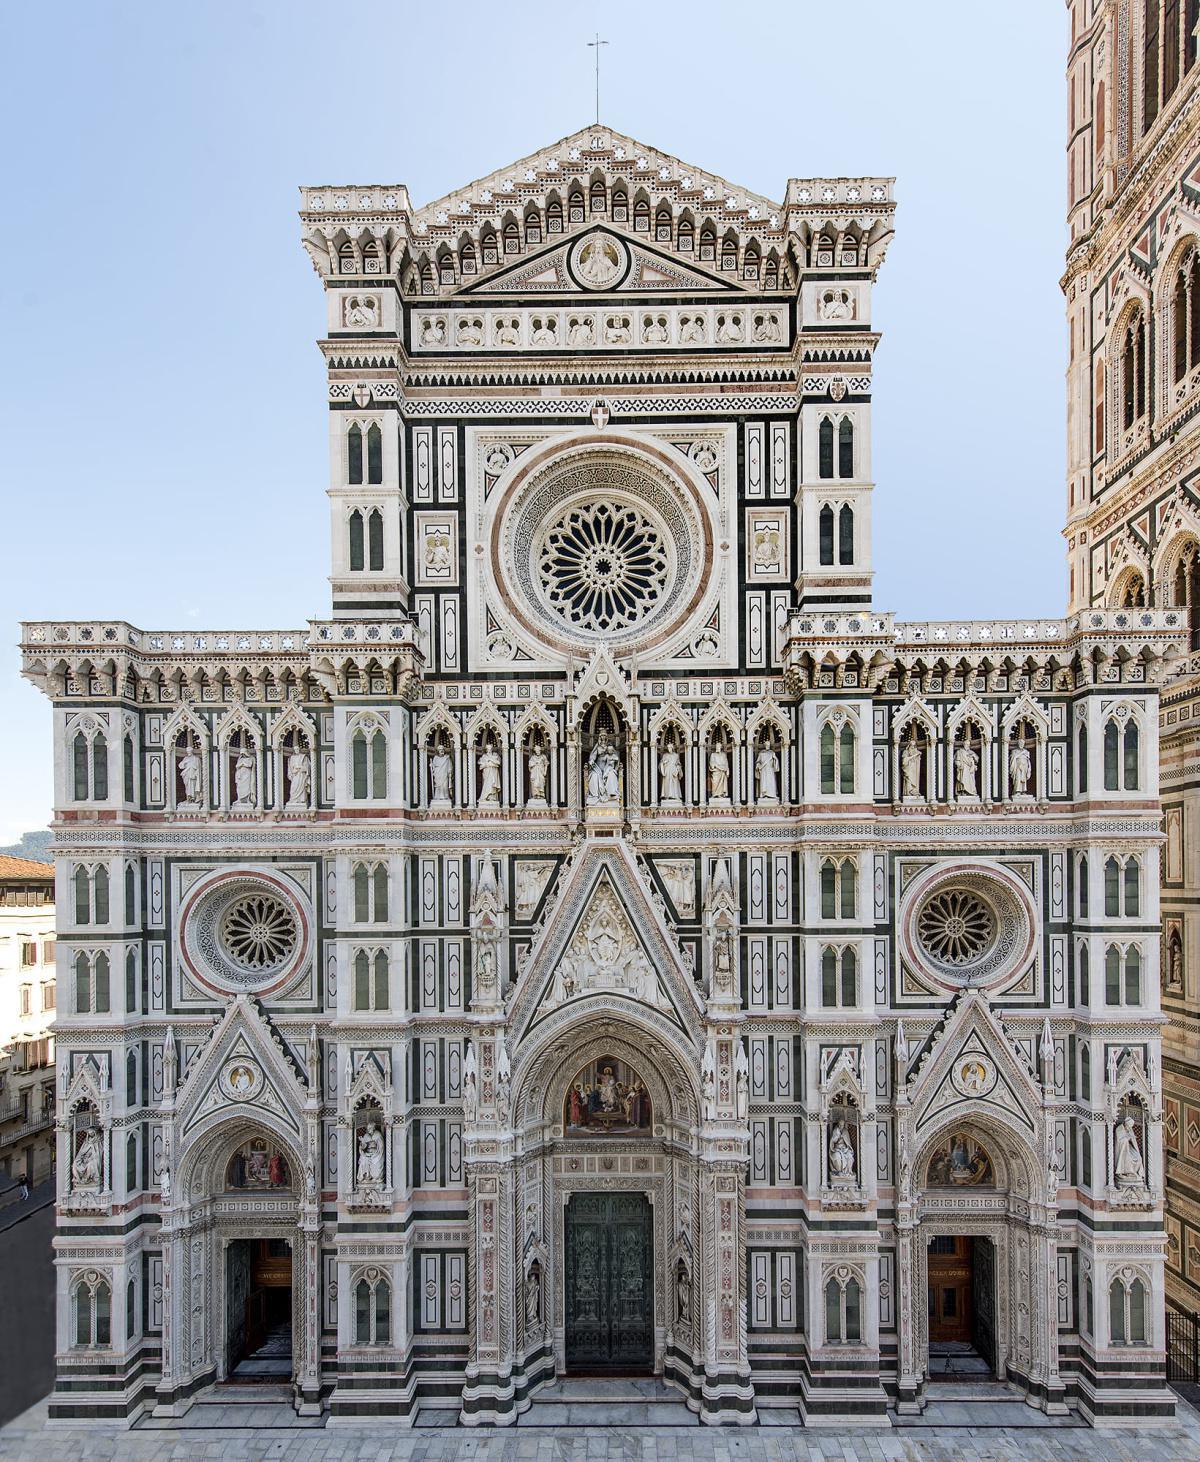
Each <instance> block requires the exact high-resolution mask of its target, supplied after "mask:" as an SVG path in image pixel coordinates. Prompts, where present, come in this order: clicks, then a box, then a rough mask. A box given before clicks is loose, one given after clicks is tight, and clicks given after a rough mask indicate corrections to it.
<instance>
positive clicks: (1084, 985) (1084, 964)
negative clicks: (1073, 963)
mask: <svg viewBox="0 0 1200 1462" xmlns="http://www.w3.org/2000/svg"><path fill="white" fill-rule="evenodd" d="M1089 961H1090V956H1089V955H1088V947H1087V945H1086V944H1081V945H1080V946H1079V1003H1080V1005H1090V1004H1091V1003H1092V981H1091V970H1090V967H1089Z"/></svg>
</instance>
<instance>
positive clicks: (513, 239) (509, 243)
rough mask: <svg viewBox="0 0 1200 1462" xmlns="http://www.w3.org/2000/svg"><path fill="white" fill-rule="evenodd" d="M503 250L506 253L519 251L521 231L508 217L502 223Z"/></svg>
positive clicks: (517, 252)
mask: <svg viewBox="0 0 1200 1462" xmlns="http://www.w3.org/2000/svg"><path fill="white" fill-rule="evenodd" d="M504 252H505V253H506V254H519V253H520V252H521V231H520V229H519V228H518V227H517V225H516V222H515V220H513V219H509V221H508V222H507V223H506V224H505V225H504Z"/></svg>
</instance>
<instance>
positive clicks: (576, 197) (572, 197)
mask: <svg viewBox="0 0 1200 1462" xmlns="http://www.w3.org/2000/svg"><path fill="white" fill-rule="evenodd" d="M567 215H568V217H569V218H570V220H571V222H572V223H582V222H583V189H582V188H580V187H578V186H576V187H573V188H572V189H571V191H570V193H569V194H568V196H567Z"/></svg>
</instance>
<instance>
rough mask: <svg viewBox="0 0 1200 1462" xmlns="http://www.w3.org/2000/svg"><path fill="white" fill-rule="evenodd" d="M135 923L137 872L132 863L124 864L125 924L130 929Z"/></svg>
mask: <svg viewBox="0 0 1200 1462" xmlns="http://www.w3.org/2000/svg"><path fill="white" fill-rule="evenodd" d="M136 923H137V872H136V870H135V869H134V866H133V864H132V863H126V865H125V924H126V927H127V928H130V929H132V927H133V926H134V924H136Z"/></svg>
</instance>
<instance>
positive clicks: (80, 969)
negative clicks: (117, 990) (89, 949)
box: [75, 950, 112, 1015]
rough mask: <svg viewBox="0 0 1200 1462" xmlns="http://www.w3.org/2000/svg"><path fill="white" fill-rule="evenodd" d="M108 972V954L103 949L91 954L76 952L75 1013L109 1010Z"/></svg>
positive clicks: (84, 1013) (102, 1013)
mask: <svg viewBox="0 0 1200 1462" xmlns="http://www.w3.org/2000/svg"><path fill="white" fill-rule="evenodd" d="M109 974H110V971H109V963H108V955H107V954H106V953H105V952H104V951H103V950H100V951H99V953H97V954H92V955H89V954H86V953H85V952H84V951H83V950H80V951H79V953H78V954H76V956H75V1013H76V1015H105V1014H107V1013H108V1012H109V1010H110V1009H111V1000H112V996H111V988H110V986H111V982H110V978H109Z"/></svg>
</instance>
